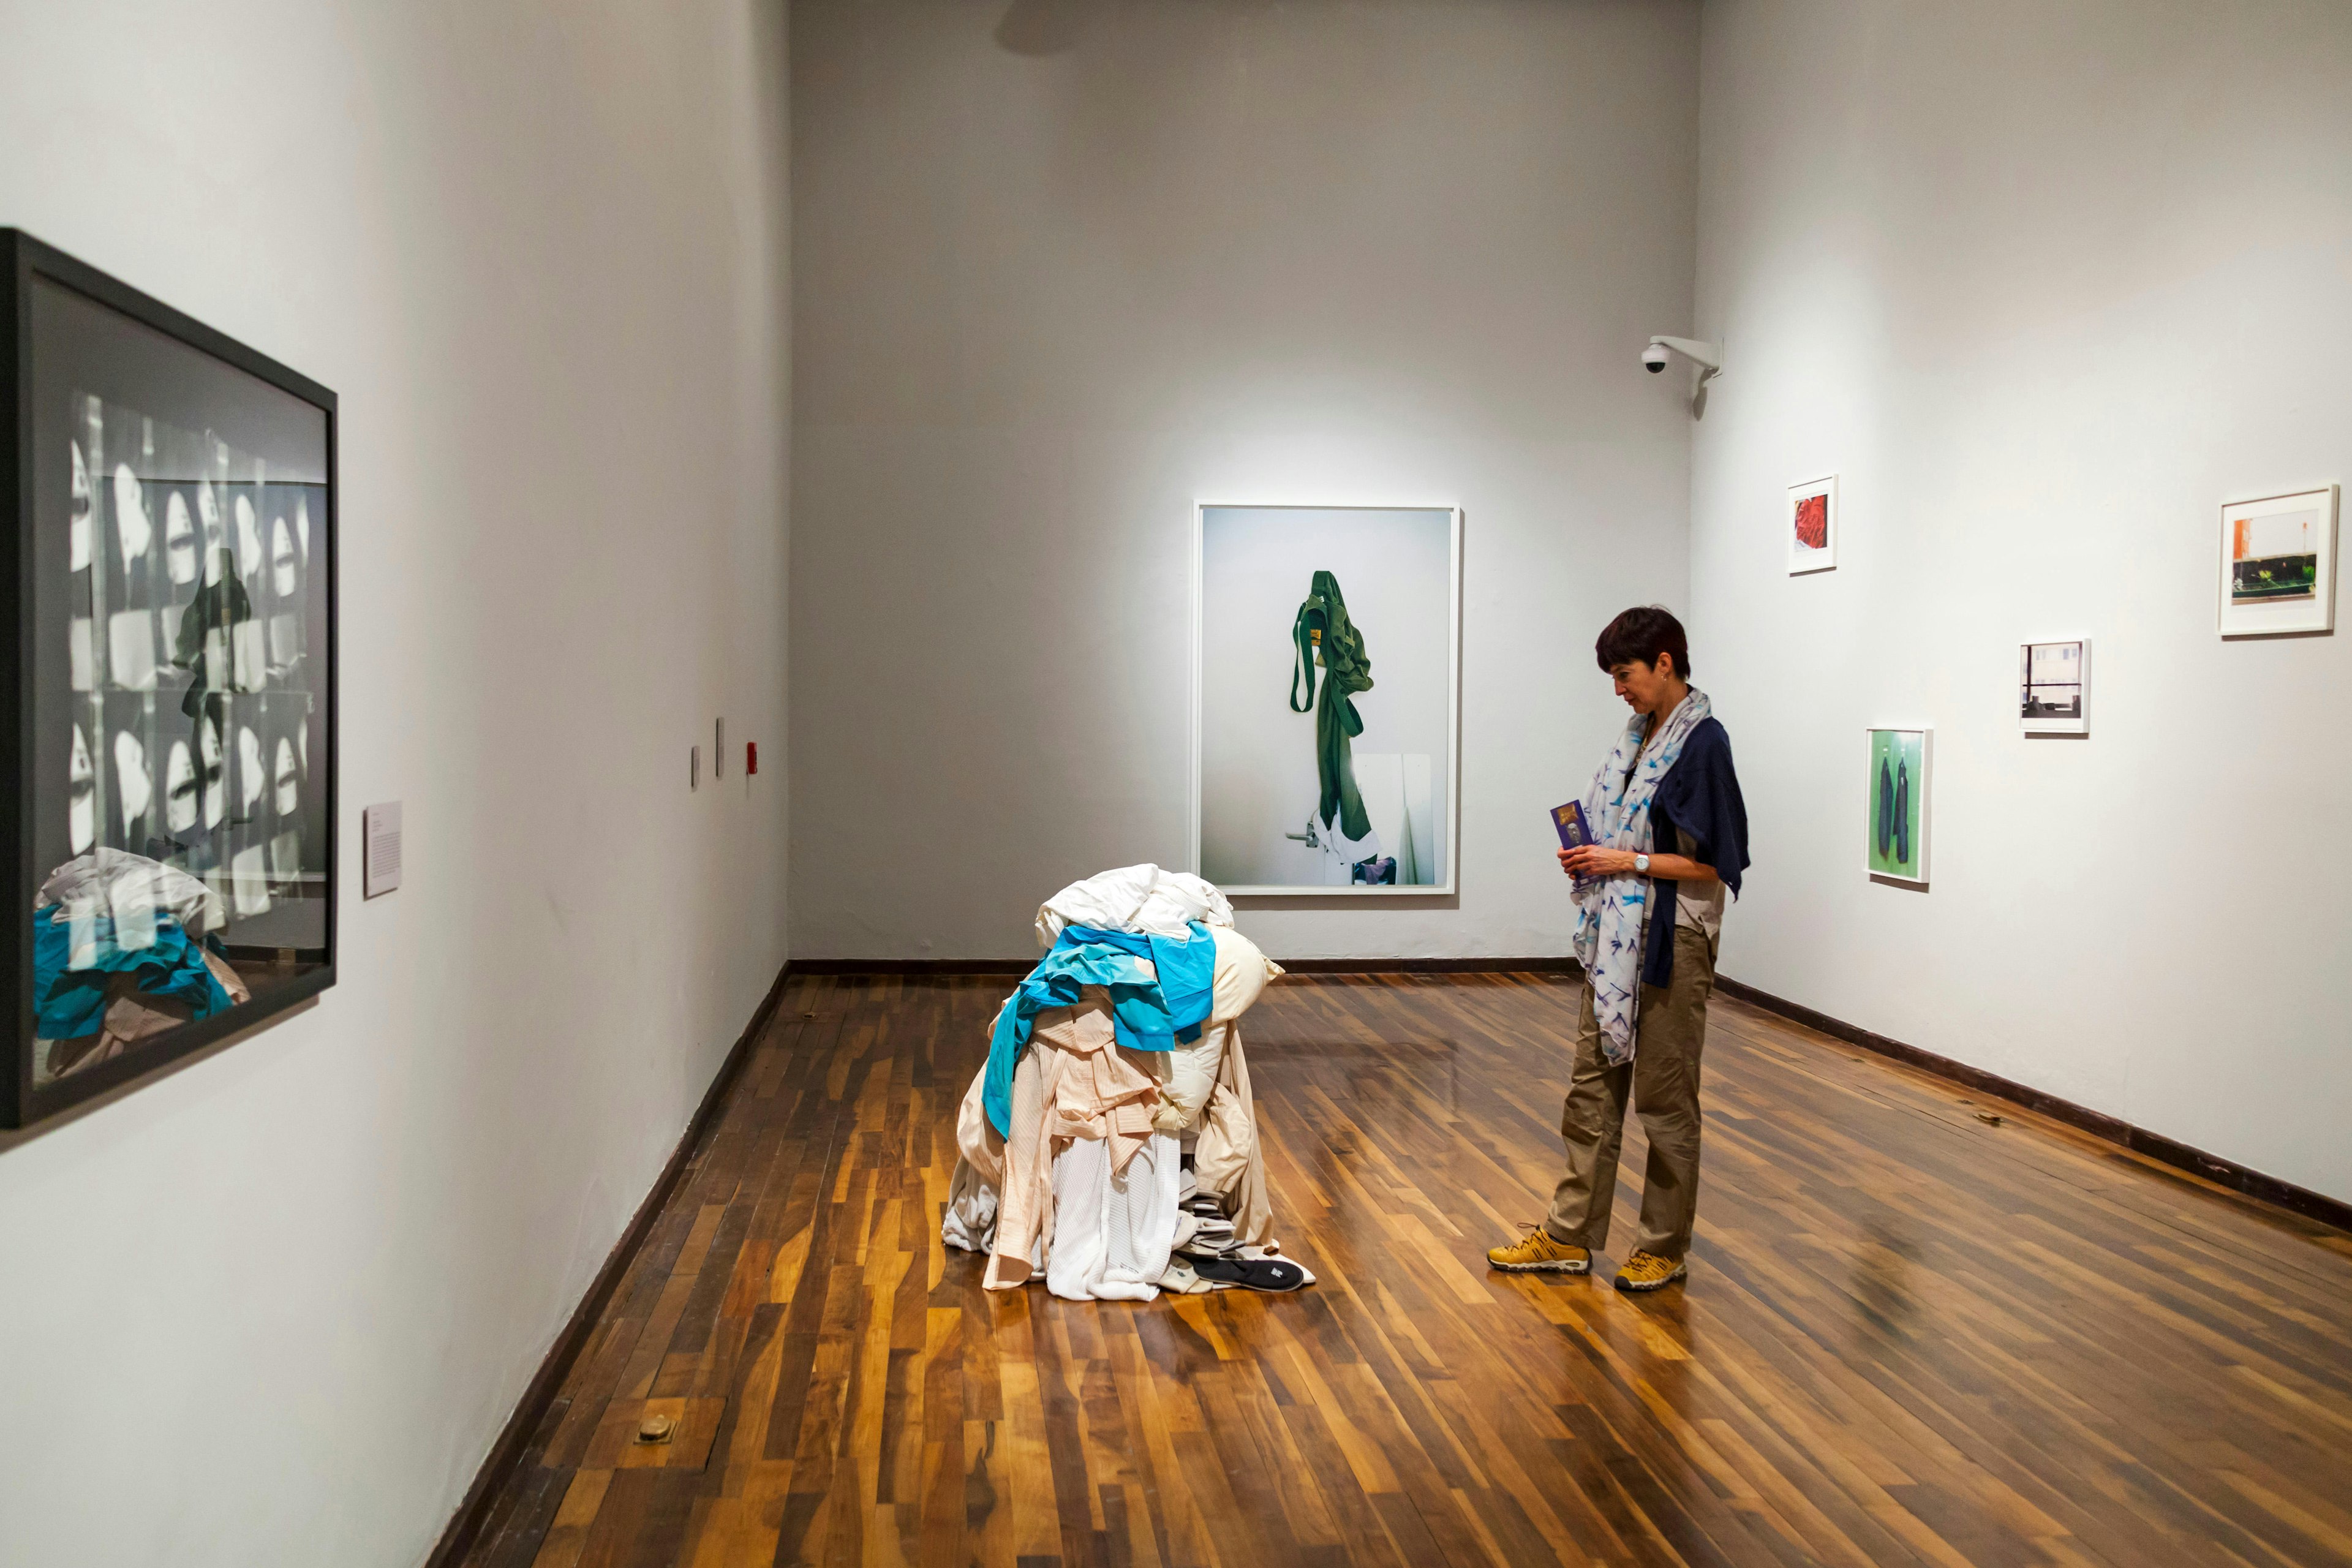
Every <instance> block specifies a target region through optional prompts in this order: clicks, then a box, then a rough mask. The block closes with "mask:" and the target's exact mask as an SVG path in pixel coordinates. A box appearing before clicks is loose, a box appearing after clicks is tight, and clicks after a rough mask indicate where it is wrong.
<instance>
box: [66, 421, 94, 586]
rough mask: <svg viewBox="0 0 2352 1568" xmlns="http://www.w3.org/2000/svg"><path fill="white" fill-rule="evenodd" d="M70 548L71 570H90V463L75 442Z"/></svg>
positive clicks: (78, 444)
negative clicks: (83, 458) (83, 456)
mask: <svg viewBox="0 0 2352 1568" xmlns="http://www.w3.org/2000/svg"><path fill="white" fill-rule="evenodd" d="M68 548H69V549H70V550H71V552H72V556H73V562H72V565H71V567H70V570H72V571H76V572H87V571H89V464H88V463H86V462H84V461H83V460H82V455H81V443H80V442H79V441H76V442H75V443H74V444H73V531H72V533H71V535H70V536H69V543H68Z"/></svg>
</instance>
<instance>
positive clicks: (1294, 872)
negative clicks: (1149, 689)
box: [1192, 503, 1462, 898]
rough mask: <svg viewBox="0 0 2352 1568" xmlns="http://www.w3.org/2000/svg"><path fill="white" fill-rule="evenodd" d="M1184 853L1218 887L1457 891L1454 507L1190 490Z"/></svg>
mask: <svg viewBox="0 0 2352 1568" xmlns="http://www.w3.org/2000/svg"><path fill="white" fill-rule="evenodd" d="M1194 529H1195V534H1196V541H1195V542H1196V546H1197V548H1196V550H1195V552H1194V575H1193V603H1194V621H1193V626H1194V633H1193V635H1194V638H1195V642H1194V660H1193V670H1194V675H1193V759H1194V784H1193V795H1192V805H1193V815H1192V863H1193V866H1194V867H1195V868H1196V869H1197V870H1198V871H1199V873H1200V875H1202V876H1203V877H1205V878H1207V879H1209V880H1210V881H1212V882H1214V883H1215V884H1217V886H1218V887H1220V888H1222V889H1224V891H1225V892H1226V893H1227V894H1229V895H1233V896H1235V897H1248V896H1250V895H1253V894H1258V895H1266V894H1283V895H1290V896H1297V895H1300V894H1317V895H1342V896H1353V897H1362V898H1382V897H1397V896H1402V895H1411V894H1442V893H1451V892H1454V890H1455V879H1454V867H1455V865H1456V864H1457V861H1458V853H1457V851H1458V845H1459V838H1460V814H1459V810H1458V807H1457V801H1458V799H1459V795H1460V790H1459V787H1458V770H1459V765H1460V764H1459V761H1458V752H1459V747H1458V745H1457V736H1458V735H1459V733H1460V701H1459V694H1460V690H1461V657H1460V653H1461V646H1462V513H1461V511H1460V510H1459V509H1457V508H1454V507H1442V506H1441V507H1370V506H1329V507H1321V506H1252V505H1218V504H1211V503H1202V505H1201V506H1199V507H1198V508H1197V509H1196V511H1195V517H1194Z"/></svg>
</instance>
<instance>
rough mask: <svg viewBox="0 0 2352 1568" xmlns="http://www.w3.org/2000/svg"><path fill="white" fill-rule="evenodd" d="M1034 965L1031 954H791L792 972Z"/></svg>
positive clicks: (960, 970) (971, 970)
mask: <svg viewBox="0 0 2352 1568" xmlns="http://www.w3.org/2000/svg"><path fill="white" fill-rule="evenodd" d="M1036 967H1037V961H1036V960H1035V959H1034V958H795V959H793V973H794V974H1009V975H1013V976H1016V977H1017V976H1019V975H1024V974H1026V973H1029V972H1030V971H1031V970H1033V969H1034V968H1036Z"/></svg>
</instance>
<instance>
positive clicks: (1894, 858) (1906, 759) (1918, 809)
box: [1864, 724, 1936, 888]
mask: <svg viewBox="0 0 2352 1568" xmlns="http://www.w3.org/2000/svg"><path fill="white" fill-rule="evenodd" d="M1869 736H1870V775H1869V781H1868V794H1867V799H1868V801H1869V805H1868V807H1867V808H1866V810H1865V812H1864V822H1865V824H1866V826H1867V827H1868V843H1867V844H1866V846H1865V847H1864V864H1865V865H1866V866H1867V867H1868V868H1869V871H1870V874H1871V875H1872V876H1873V877H1876V878H1879V879H1884V880H1886V881H1890V882H1909V883H1912V884H1913V885H1915V886H1917V887H1922V888H1924V887H1926V886H1927V824H1928V821H1929V817H1928V813H1927V785H1928V773H1929V770H1930V769H1932V768H1933V767H1934V765H1935V752H1936V731H1935V727H1934V726H1933V725H1929V724H1913V725H1900V724H1874V725H1872V726H1871V727H1870V730H1869Z"/></svg>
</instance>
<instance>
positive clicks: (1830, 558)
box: [1783, 474, 1838, 577]
mask: <svg viewBox="0 0 2352 1568" xmlns="http://www.w3.org/2000/svg"><path fill="white" fill-rule="evenodd" d="M1837 510H1838V506H1837V476H1836V475H1835V474H1830V475H1827V476H1825V477H1823V478H1822V479H1808V480H1807V481H1806V482H1805V483H1803V484H1801V485H1790V487H1789V516H1788V520H1787V521H1786V523H1785V524H1784V525H1783V527H1784V531H1785V532H1786V533H1787V536H1788V545H1789V575H1790V576H1791V577H1799V576H1802V575H1803V574H1806V573H1808V572H1828V571H1832V570H1833V569H1834V568H1835V567H1836V565H1837V525H1838V516H1837Z"/></svg>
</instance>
